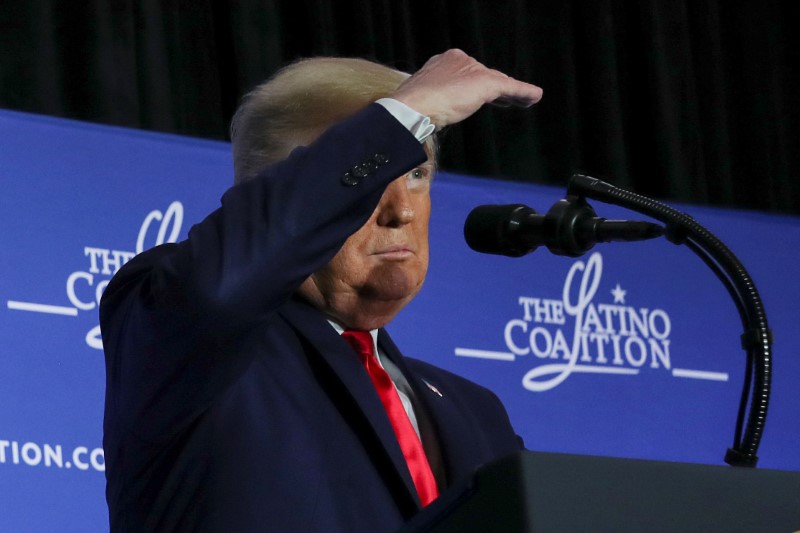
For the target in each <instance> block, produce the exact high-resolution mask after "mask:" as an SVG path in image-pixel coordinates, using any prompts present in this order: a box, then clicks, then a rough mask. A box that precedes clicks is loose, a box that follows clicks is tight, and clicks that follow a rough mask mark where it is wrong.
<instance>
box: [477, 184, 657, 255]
mask: <svg viewBox="0 0 800 533" xmlns="http://www.w3.org/2000/svg"><path fill="white" fill-rule="evenodd" d="M662 235H664V228H663V227H662V226H659V225H658V224H652V223H650V222H639V221H628V220H606V219H605V218H602V217H598V216H597V214H596V213H595V212H594V209H592V207H591V206H590V205H589V204H588V203H586V200H585V199H583V198H580V197H575V196H568V197H567V198H565V199H563V200H559V201H558V202H556V203H555V204H554V205H553V207H551V208H550V210H549V211H548V212H547V214H546V215H540V214H537V213H536V211H534V210H533V209H531V208H530V207H528V206H525V205H522V204H509V205H481V206H478V207H476V208H475V209H473V210H472V212H471V213H470V214H469V216H468V217H467V220H466V221H465V222H464V238H465V239H466V241H467V244H468V245H469V247H470V248H472V249H473V250H475V251H476V252H481V253H486V254H497V255H507V256H510V257H521V256H523V255H525V254H528V253H530V252H532V251H534V250H536V248H538V247H539V246H541V245H545V246H547V248H548V249H549V250H550V251H551V252H552V253H554V254H556V255H566V256H569V257H579V256H581V255H583V254H585V253H586V252H587V251H589V250H590V249H591V248H592V247H593V246H594V245H595V244H596V243H598V242H611V241H640V240H646V239H653V238H655V237H660V236H662Z"/></svg>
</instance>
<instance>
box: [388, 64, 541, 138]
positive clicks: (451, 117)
mask: <svg viewBox="0 0 800 533" xmlns="http://www.w3.org/2000/svg"><path fill="white" fill-rule="evenodd" d="M392 97H393V98H394V99H396V100H399V101H400V102H403V103H404V104H406V105H407V106H409V107H411V108H412V109H414V110H415V111H417V112H419V113H422V114H423V115H427V116H429V117H430V118H431V121H432V122H433V123H434V125H436V127H437V128H443V127H444V126H447V125H450V124H455V123H457V122H461V121H462V120H464V119H465V118H467V117H469V116H470V115H472V114H473V113H475V112H476V111H477V110H478V109H480V108H481V107H482V106H483V105H484V104H496V105H504V106H508V105H513V106H517V107H530V106H531V105H533V104H535V103H536V102H538V101H539V100H540V99H541V98H542V89H541V88H539V87H537V86H536V85H531V84H530V83H525V82H522V81H519V80H516V79H514V78H512V77H510V76H507V75H506V74H503V73H502V72H500V71H497V70H494V69H490V68H487V67H486V66H484V65H483V64H481V63H479V62H478V61H476V60H475V59H473V58H472V57H470V56H468V55H467V54H465V53H464V52H463V51H461V50H457V49H453V50H448V51H447V52H444V53H443V54H439V55H436V56H433V57H432V58H430V59H429V60H428V61H427V62H426V63H425V65H423V66H422V68H421V69H419V70H418V71H417V72H416V73H415V74H414V75H412V76H411V77H409V78H408V79H407V80H406V81H405V82H403V83H402V84H401V85H400V86H399V87H398V88H397V90H396V91H395V93H394V94H393V95H392Z"/></svg>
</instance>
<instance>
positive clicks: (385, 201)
mask: <svg viewBox="0 0 800 533" xmlns="http://www.w3.org/2000/svg"><path fill="white" fill-rule="evenodd" d="M377 211H378V217H377V221H378V224H379V225H381V226H388V227H400V226H403V225H405V224H408V223H409V222H411V221H412V220H413V219H414V216H416V213H415V211H414V205H413V203H412V201H411V193H410V192H409V190H408V186H407V185H406V180H405V178H404V177H400V178H398V179H396V180H394V181H393V182H392V183H390V184H389V186H388V187H387V188H386V190H385V191H383V196H381V201H380V202H379V203H378V208H377Z"/></svg>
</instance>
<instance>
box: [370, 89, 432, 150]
mask: <svg viewBox="0 0 800 533" xmlns="http://www.w3.org/2000/svg"><path fill="white" fill-rule="evenodd" d="M375 103H376V104H380V105H382V106H383V107H384V108H386V111H388V112H389V113H391V114H392V116H393V117H394V118H396V119H397V120H398V122H400V124H402V125H403V126H405V127H406V129H407V130H408V131H410V132H411V133H412V134H413V135H414V137H416V138H417V140H418V141H419V142H424V141H425V139H427V138H428V137H430V136H431V134H432V133H433V130H434V129H436V127H435V126H434V125H433V124H431V119H430V117H426V116H425V115H423V114H421V113H417V112H416V111H414V110H413V109H411V108H410V107H408V106H407V105H406V104H404V103H403V102H400V101H398V100H395V99H394V98H381V99H380V100H378V101H377V102H375Z"/></svg>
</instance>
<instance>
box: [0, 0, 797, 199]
mask: <svg viewBox="0 0 800 533" xmlns="http://www.w3.org/2000/svg"><path fill="white" fill-rule="evenodd" d="M797 6H798V3H797V2H794V1H788V0H787V1H785V2H770V1H761V2H751V3H747V4H745V3H744V2H739V1H723V0H716V1H714V0H663V1H658V0H641V1H623V0H617V1H612V0H594V1H590V2H583V1H568V0H540V1H537V0H485V1H481V0H449V1H448V0H427V1H416V0H409V1H407V2H402V1H398V0H372V1H370V0H361V1H358V0H287V1H279V0H238V1H237V0H226V1H222V0H220V1H213V0H192V1H190V0H183V1H181V0H173V1H169V0H141V1H134V0H118V1H111V0H109V1H105V2H104V1H101V0H85V1H83V2H65V1H63V0H60V1H59V0H38V1H37V0H27V1H22V0H4V1H3V2H2V5H0V106H1V107H5V108H10V109H17V110H24V111H30V112H35V113H44V114H49V115H56V116H61V117H70V118H76V119H80V120H88V121H95V122H102V123H108V124H116V125H122V126H129V127H135V128H143V129H148V130H157V131H165V132H174V133H180V134H186V135H194V136H201V137H210V138H216V139H225V138H226V137H227V124H228V122H229V120H230V117H231V115H232V113H233V111H234V109H235V107H236V103H237V100H238V98H239V97H240V96H241V95H242V94H243V93H244V92H246V91H247V90H248V88H250V87H252V86H253V85H254V84H256V83H258V82H259V81H262V80H263V79H264V78H266V77H267V76H269V75H270V74H271V73H272V72H274V71H275V70H276V69H277V68H278V67H279V66H281V65H283V64H285V63H286V62H288V61H291V60H294V59H297V58H299V57H305V56H313V55H345V56H361V57H367V58H371V59H375V60H378V61H381V62H384V63H387V64H390V65H393V66H395V67H398V68H400V69H403V70H407V71H413V70H415V69H416V68H418V67H419V66H421V65H422V64H423V63H424V61H425V60H426V59H427V58H428V57H429V56H431V55H433V54H435V53H438V52H440V51H442V50H445V49H447V48H450V47H459V48H462V49H464V50H465V51H467V52H468V53H470V54H471V55H473V56H475V57H476V58H478V59H479V60H481V61H482V62H484V63H486V64H487V65H489V66H492V67H496V68H498V69H500V70H503V71H504V72H506V73H508V74H510V75H513V76H515V77H518V78H520V79H523V80H528V81H532V82H534V83H536V84H538V85H540V86H542V87H543V88H544V89H545V97H544V99H543V100H542V102H541V103H540V104H539V105H538V106H536V107H535V108H533V109H532V110H529V111H525V112H520V111H518V110H507V109H496V108H487V109H484V110H482V111H480V112H479V113H478V114H477V115H476V116H474V117H472V118H470V119H469V120H468V121H467V122H465V123H464V124H462V125H461V126H459V127H457V128H454V129H452V131H450V132H448V133H447V134H446V138H445V141H444V151H443V155H442V166H443V167H444V168H446V169H448V170H452V171H457V172H460V173H468V174H476V175H483V176H492V177H497V178H502V179H512V180H522V181H531V182H538V183H548V184H562V185H563V184H564V183H566V181H567V179H568V178H569V176H570V175H571V174H572V173H575V172H581V173H586V174H590V175H593V176H595V177H599V178H602V179H605V180H607V181H611V182H613V183H615V184H617V185H620V186H622V187H625V188H629V189H633V190H635V191H637V192H640V193H642V194H645V195H649V196H654V197H657V198H660V199H663V200H666V201H670V202H674V201H680V202H693V203H708V204H714V205H720V206H729V207H731V206H732V207H742V208H753V209H760V210H769V211H775V212H789V213H800V186H798V184H797V182H798V180H800V165H799V164H798V152H799V151H800V142H798V139H799V138H800V137H799V136H798V135H799V134H800V131H798V129H799V128H798V113H799V111H798V107H800V106H798V103H797V95H798V94H800V78H799V77H798V72H799V71H800V51H799V50H798V44H800V43H798V37H797V33H798V30H797V28H798V23H800V17H798V10H799V8H798V7H797ZM0 149H2V147H0ZM521 201H524V199H521ZM539 207H540V208H544V207H546V206H539Z"/></svg>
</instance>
